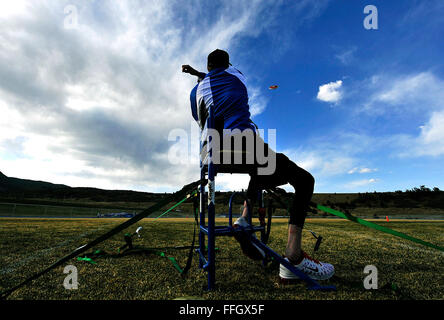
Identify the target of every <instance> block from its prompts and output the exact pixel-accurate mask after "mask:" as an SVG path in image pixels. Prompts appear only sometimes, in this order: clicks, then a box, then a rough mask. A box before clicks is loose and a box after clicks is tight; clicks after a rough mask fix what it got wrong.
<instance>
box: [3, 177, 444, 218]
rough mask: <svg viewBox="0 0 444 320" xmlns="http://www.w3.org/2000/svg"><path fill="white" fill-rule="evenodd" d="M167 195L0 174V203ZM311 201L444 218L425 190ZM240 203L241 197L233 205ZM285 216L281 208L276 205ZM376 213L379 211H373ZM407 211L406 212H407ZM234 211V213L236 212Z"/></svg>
mask: <svg viewBox="0 0 444 320" xmlns="http://www.w3.org/2000/svg"><path fill="white" fill-rule="evenodd" d="M232 194H233V192H216V202H217V203H220V204H222V205H223V207H224V208H221V210H222V211H223V212H226V206H227V204H228V201H229V199H230V197H231V195H232ZM283 194H284V195H283V196H282V198H283V199H284V202H286V203H291V197H292V195H293V194H292V193H285V192H283ZM165 196H167V194H166V193H150V192H138V191H130V190H103V189H97V188H73V187H69V186H66V185H63V184H53V183H50V182H45V181H34V180H27V179H19V178H11V177H7V176H5V175H4V174H2V173H1V172H0V202H15V203H28V204H29V203H32V204H51V205H55V204H56V205H65V206H67V205H76V206H85V207H97V208H100V207H107V206H110V205H112V206H113V207H115V208H128V209H141V208H146V206H148V205H150V204H152V203H155V202H157V201H159V200H161V199H162V198H163V197H165ZM313 201H314V202H316V203H319V204H323V205H327V206H329V207H332V208H335V209H339V210H341V211H344V212H350V213H353V214H356V213H358V214H365V215H367V216H368V215H374V216H376V215H382V216H384V215H386V213H385V212H388V213H389V214H393V213H395V212H398V213H402V214H406V213H407V212H409V213H410V214H413V215H415V214H424V212H425V211H427V214H439V215H444V191H441V190H439V189H438V188H433V189H429V188H426V187H425V186H420V187H419V188H413V189H411V190H405V191H401V190H397V191H394V192H373V193H318V194H314V196H313ZM242 203H243V201H242V199H241V197H238V198H237V199H236V201H235V204H236V205H241V204H242ZM275 206H276V207H277V208H280V209H281V210H279V211H278V214H285V209H286V208H284V206H282V205H280V204H278V203H275ZM375 209H378V210H376V211H375ZM406 209H409V210H410V211H409V210H406ZM236 211H237V210H236Z"/></svg>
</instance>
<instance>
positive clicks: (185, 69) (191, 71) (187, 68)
mask: <svg viewBox="0 0 444 320" xmlns="http://www.w3.org/2000/svg"><path fill="white" fill-rule="evenodd" d="M182 72H185V73H189V74H191V75H192V76H197V75H198V74H199V72H198V71H197V70H196V69H194V68H193V67H191V66H189V65H187V64H184V65H183V66H182Z"/></svg>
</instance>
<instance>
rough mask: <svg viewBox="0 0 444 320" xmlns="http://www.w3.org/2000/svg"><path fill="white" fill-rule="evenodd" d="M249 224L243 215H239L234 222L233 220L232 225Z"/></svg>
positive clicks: (245, 225)
mask: <svg viewBox="0 0 444 320" xmlns="http://www.w3.org/2000/svg"><path fill="white" fill-rule="evenodd" d="M249 225H250V224H249V223H248V222H247V219H245V218H244V217H239V218H238V219H237V220H236V221H235V222H234V226H235V227H236V226H241V227H244V228H246V227H248V226H249Z"/></svg>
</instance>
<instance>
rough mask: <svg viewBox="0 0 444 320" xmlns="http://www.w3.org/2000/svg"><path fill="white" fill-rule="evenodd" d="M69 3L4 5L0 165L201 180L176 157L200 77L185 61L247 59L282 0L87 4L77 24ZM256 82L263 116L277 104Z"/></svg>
mask: <svg viewBox="0 0 444 320" xmlns="http://www.w3.org/2000/svg"><path fill="white" fill-rule="evenodd" d="M67 4H68V2H67V1H44V0H42V1H38V2H37V1H31V0H30V1H24V0H23V1H21V0H20V1H19V0H17V1H9V2H8V1H2V4H1V5H0V25H1V30H0V111H1V116H0V124H1V125H0V170H1V171H2V172H3V173H4V174H6V175H8V176H16V177H22V178H30V179H38V180H49V181H52V182H55V183H64V184H68V185H72V186H97V187H101V188H108V189H116V188H118V189H122V188H128V189H131V188H137V189H138V190H152V191H154V190H158V191H161V190H168V191H170V190H174V189H175V188H177V186H178V185H182V184H185V183H187V182H188V181H190V180H193V179H194V178H195V177H196V171H197V170H198V168H197V166H196V164H195V163H192V162H191V163H189V164H188V165H181V166H174V165H172V164H171V163H169V162H168V161H167V154H168V150H169V149H170V148H171V147H172V146H171V143H169V142H168V140H167V137H168V133H169V132H170V131H171V130H172V129H175V128H185V130H188V128H189V121H190V119H191V115H190V110H189V92H190V90H191V89H192V87H193V86H194V85H195V83H196V82H195V79H192V78H191V77H189V76H187V75H185V74H182V73H181V72H180V66H181V65H182V64H185V63H186V64H191V65H193V66H194V67H196V68H198V69H200V70H204V69H205V66H206V56H207V54H208V53H209V52H210V51H212V50H214V49H215V48H222V49H223V48H225V49H228V51H229V52H230V54H231V56H232V57H236V54H237V53H238V52H237V51H236V50H242V48H241V47H240V46H239V42H240V40H241V39H242V36H250V37H255V36H259V35H260V34H261V33H262V32H268V29H267V27H268V26H269V24H270V23H274V21H275V19H274V17H275V15H276V14H277V12H278V10H277V8H278V7H279V5H276V3H270V4H269V3H265V2H262V1H249V2H248V3H246V2H245V3H244V2H239V1H225V2H223V3H220V4H217V7H218V10H213V9H214V8H210V7H211V6H215V5H216V4H214V3H213V2H197V1H194V2H190V3H189V4H187V6H184V5H183V4H182V3H179V2H173V1H159V2H152V1H150V2H146V1H105V0H104V1H101V2H100V3H98V2H96V1H84V2H79V3H76V4H75V6H76V7H77V8H78V27H77V29H65V28H64V19H65V14H64V8H65V5H67ZM304 4H305V5H304V6H303V9H304V10H306V9H307V8H310V7H315V8H319V6H318V5H317V4H315V2H312V1H305V2H304ZM293 9H294V10H295V14H296V13H297V15H298V16H299V17H301V18H302V17H303V16H305V14H306V11H303V10H302V8H300V7H299V6H296V7H294V8H293ZM307 10H308V9H307ZM207 12H212V14H211V17H208V15H207V14H206V13H207ZM233 12H236V14H235V15H233V14H232V13H233ZM308 12H309V14H310V15H312V14H313V11H312V10H308ZM316 12H318V10H316ZM258 20H260V21H261V23H260V24H258V23H257V21H258ZM203 30H204V32H203ZM240 69H242V68H240ZM247 76H248V74H247ZM249 90H250V92H251V97H252V101H251V102H252V113H253V115H257V114H259V113H261V112H263V111H264V110H265V108H266V104H267V101H266V100H265V99H264V98H263V97H262V95H261V91H260V90H259V89H257V88H255V87H254V86H251V87H249Z"/></svg>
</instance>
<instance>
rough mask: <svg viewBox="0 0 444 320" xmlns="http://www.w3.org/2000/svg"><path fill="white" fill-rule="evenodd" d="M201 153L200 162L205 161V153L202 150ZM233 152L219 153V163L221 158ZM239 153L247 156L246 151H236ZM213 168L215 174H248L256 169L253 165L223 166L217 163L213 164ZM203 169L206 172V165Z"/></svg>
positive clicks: (222, 151) (204, 150) (224, 151)
mask: <svg viewBox="0 0 444 320" xmlns="http://www.w3.org/2000/svg"><path fill="white" fill-rule="evenodd" d="M202 151H203V152H201V159H202V161H205V159H206V157H207V151H206V149H205V148H204V149H203V150H202ZM233 152H234V151H233V150H221V151H220V153H219V159H220V160H221V161H223V156H224V154H227V153H231V154H232V153H233ZM238 152H239V153H242V154H247V152H246V151H238ZM214 166H215V174H217V173H231V174H233V173H248V174H249V173H250V172H252V170H254V169H255V168H256V166H255V165H254V164H223V163H219V164H214ZM204 169H205V170H208V164H205V165H204Z"/></svg>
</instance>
